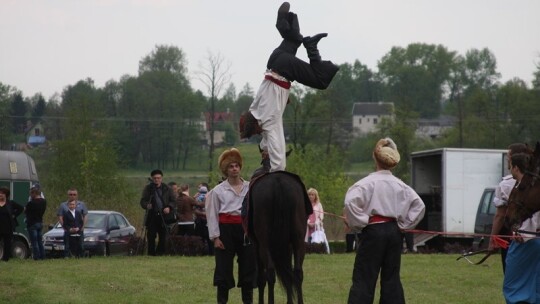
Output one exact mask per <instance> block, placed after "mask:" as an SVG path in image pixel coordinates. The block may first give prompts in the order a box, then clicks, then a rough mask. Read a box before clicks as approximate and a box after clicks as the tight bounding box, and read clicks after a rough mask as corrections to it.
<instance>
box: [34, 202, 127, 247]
mask: <svg viewBox="0 0 540 304" xmlns="http://www.w3.org/2000/svg"><path fill="white" fill-rule="evenodd" d="M134 236H135V227H133V226H132V225H131V224H130V223H129V221H128V220H127V218H126V217H125V216H124V215H123V214H121V213H119V212H116V211H89V212H88V220H87V221H86V225H85V226H84V243H83V249H84V252H85V255H89V256H92V255H103V256H109V255H129V254H131V252H130V251H131V250H130V247H129V242H130V240H131V239H132V237H134ZM43 246H44V247H45V253H46V255H47V256H51V257H53V256H63V254H64V229H63V228H62V225H61V224H60V223H59V222H58V223H56V225H54V226H53V227H52V228H51V229H50V230H49V231H48V232H47V233H45V234H44V235H43Z"/></svg>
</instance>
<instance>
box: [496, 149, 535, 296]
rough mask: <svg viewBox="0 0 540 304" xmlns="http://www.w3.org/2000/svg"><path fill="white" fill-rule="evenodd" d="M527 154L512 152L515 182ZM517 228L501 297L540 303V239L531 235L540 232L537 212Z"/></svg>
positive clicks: (512, 171) (507, 259)
mask: <svg viewBox="0 0 540 304" xmlns="http://www.w3.org/2000/svg"><path fill="white" fill-rule="evenodd" d="M530 157H531V156H530V155H529V154H526V153H517V154H512V157H511V159H510V163H511V165H510V173H511V174H512V177H513V178H514V179H515V180H516V181H517V183H516V184H517V185H519V183H520V182H521V179H522V178H523V175H524V174H525V172H526V171H527V167H528V165H529V162H530ZM517 187H518V186H516V188H517ZM515 191H520V190H519V189H515ZM518 231H519V232H515V233H514V236H513V238H512V242H511V243H510V247H509V248H508V253H507V255H506V270H505V272H504V283H503V294H504V299H505V300H506V303H508V304H520V303H540V255H539V254H538V253H540V238H538V237H537V235H535V233H536V232H538V231H540V211H538V212H535V213H534V214H533V215H531V217H529V218H528V219H526V220H524V221H523V222H522V223H521V226H520V227H519V229H518ZM527 232H529V233H527Z"/></svg>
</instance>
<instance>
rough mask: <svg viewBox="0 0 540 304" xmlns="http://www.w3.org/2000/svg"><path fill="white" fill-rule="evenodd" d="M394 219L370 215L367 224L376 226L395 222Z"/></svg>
mask: <svg viewBox="0 0 540 304" xmlns="http://www.w3.org/2000/svg"><path fill="white" fill-rule="evenodd" d="M395 221H396V219H395V218H393V217H386V216H382V215H378V214H375V215H372V216H370V217H369V222H368V223H369V224H377V223H387V222H395Z"/></svg>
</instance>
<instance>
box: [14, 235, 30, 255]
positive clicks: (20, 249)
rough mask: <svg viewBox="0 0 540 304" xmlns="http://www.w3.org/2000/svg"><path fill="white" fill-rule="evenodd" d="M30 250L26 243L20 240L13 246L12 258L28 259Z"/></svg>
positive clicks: (15, 241)
mask: <svg viewBox="0 0 540 304" xmlns="http://www.w3.org/2000/svg"><path fill="white" fill-rule="evenodd" d="M29 253H30V250H29V249H28V246H26V244H25V243H23V242H22V241H19V240H14V241H13V243H12V244H11V256H12V257H14V258H19V259H26V258H27V257H28V256H29Z"/></svg>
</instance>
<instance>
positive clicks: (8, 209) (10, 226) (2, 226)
mask: <svg viewBox="0 0 540 304" xmlns="http://www.w3.org/2000/svg"><path fill="white" fill-rule="evenodd" d="M9 195H10V191H9V189H8V188H6V187H1V188H0V239H1V240H2V241H3V243H4V254H3V255H2V261H5V262H7V261H8V260H9V259H10V258H11V242H12V241H13V232H14V231H15V228H16V227H17V226H18V224H19V223H18V222H17V216H19V214H21V213H22V212H23V210H24V208H23V207H22V206H21V205H19V204H17V203H16V202H15V201H12V200H10V199H9Z"/></svg>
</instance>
